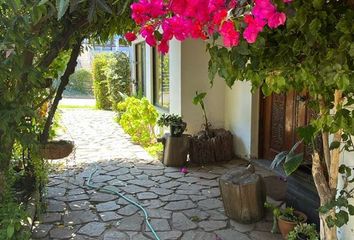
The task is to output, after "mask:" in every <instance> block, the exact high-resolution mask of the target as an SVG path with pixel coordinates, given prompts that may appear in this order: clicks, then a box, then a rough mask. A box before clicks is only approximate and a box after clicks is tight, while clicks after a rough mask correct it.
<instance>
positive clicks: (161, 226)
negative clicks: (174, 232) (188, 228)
mask: <svg viewBox="0 0 354 240" xmlns="http://www.w3.org/2000/svg"><path fill="white" fill-rule="evenodd" d="M150 224H151V226H152V227H153V228H154V230H155V231H157V232H159V231H169V230H171V227H170V224H169V223H168V221H167V220H166V219H151V220H150ZM145 231H146V232H151V230H150V228H149V227H148V226H147V225H146V227H145Z"/></svg>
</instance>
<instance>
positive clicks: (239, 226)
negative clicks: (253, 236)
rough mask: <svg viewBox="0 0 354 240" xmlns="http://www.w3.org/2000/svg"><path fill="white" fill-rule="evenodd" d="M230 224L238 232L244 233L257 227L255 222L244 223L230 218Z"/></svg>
mask: <svg viewBox="0 0 354 240" xmlns="http://www.w3.org/2000/svg"><path fill="white" fill-rule="evenodd" d="M230 224H231V226H232V227H233V228H234V229H235V230H236V231H238V232H242V233H245V232H250V231H252V230H253V229H254V227H255V224H254V223H251V224H242V223H238V222H236V221H234V220H230Z"/></svg>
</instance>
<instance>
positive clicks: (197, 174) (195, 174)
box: [187, 171, 219, 180]
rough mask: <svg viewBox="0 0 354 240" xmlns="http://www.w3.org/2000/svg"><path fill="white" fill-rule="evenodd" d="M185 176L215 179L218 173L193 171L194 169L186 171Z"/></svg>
mask: <svg viewBox="0 0 354 240" xmlns="http://www.w3.org/2000/svg"><path fill="white" fill-rule="evenodd" d="M187 176H189V177H197V178H205V179H209V180H212V179H216V178H218V177H219V175H217V174H213V173H208V172H194V171H192V172H190V173H188V174H187Z"/></svg>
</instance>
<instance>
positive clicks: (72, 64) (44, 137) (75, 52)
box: [40, 38, 83, 143]
mask: <svg viewBox="0 0 354 240" xmlns="http://www.w3.org/2000/svg"><path fill="white" fill-rule="evenodd" d="M82 40H83V38H80V39H79V40H77V43H76V44H75V45H74V46H73V49H72V52H71V55H70V59H69V61H68V63H67V65H66V69H65V72H64V74H63V76H61V78H60V84H59V87H58V90H57V93H56V95H55V98H54V100H53V103H52V106H51V108H50V110H49V113H48V118H47V120H46V122H45V125H44V128H43V132H42V134H41V139H40V141H41V143H46V142H47V141H48V138H49V132H50V128H51V126H52V123H53V118H54V115H55V112H56V110H57V108H58V104H59V101H60V100H61V99H62V96H63V92H64V90H65V87H66V86H67V85H68V83H69V77H70V75H71V74H73V73H74V72H75V68H76V65H77V58H78V57H79V55H80V50H81V43H82Z"/></svg>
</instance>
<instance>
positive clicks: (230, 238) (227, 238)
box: [215, 229, 267, 240]
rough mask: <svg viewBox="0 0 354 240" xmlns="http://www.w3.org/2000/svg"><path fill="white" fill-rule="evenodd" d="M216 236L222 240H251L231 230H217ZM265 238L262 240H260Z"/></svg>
mask: <svg viewBox="0 0 354 240" xmlns="http://www.w3.org/2000/svg"><path fill="white" fill-rule="evenodd" d="M215 233H216V235H217V236H218V237H219V238H220V239H222V240H235V239H237V240H251V238H249V237H248V236H247V235H246V234H244V233H240V232H236V231H233V230H231V229H226V230H219V231H216V232H215ZM264 239H267V238H265V237H264V238H262V240H264Z"/></svg>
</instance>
